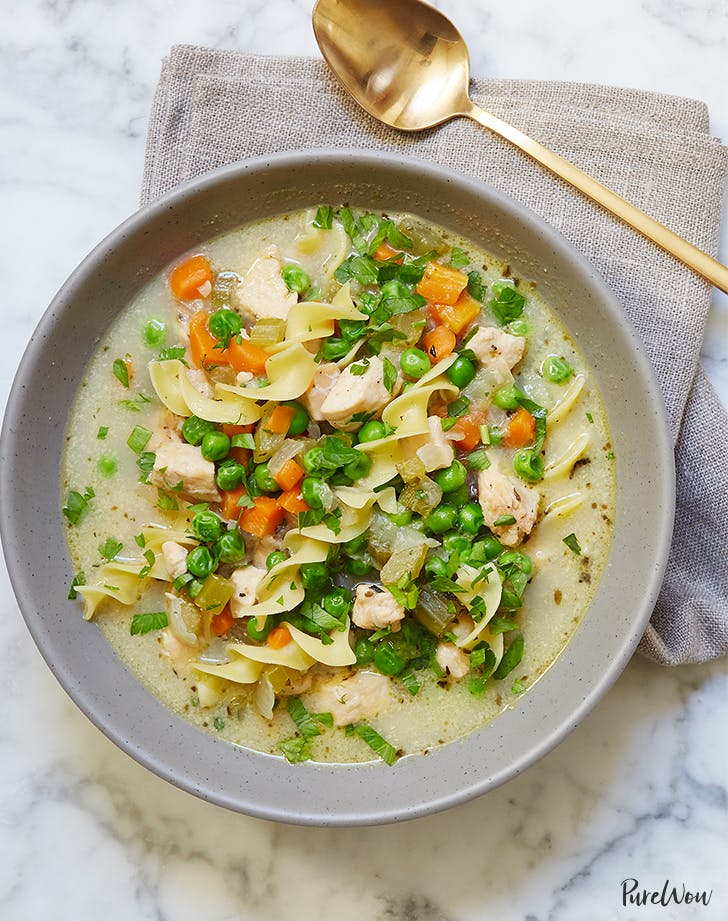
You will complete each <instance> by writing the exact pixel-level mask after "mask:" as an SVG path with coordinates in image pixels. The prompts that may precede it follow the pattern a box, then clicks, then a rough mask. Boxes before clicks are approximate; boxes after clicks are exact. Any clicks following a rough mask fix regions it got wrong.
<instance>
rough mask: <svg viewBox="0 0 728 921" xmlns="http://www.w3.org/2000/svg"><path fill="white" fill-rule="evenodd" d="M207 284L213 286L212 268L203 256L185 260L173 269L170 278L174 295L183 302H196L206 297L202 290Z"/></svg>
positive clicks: (170, 285)
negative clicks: (199, 298) (197, 299)
mask: <svg viewBox="0 0 728 921" xmlns="http://www.w3.org/2000/svg"><path fill="white" fill-rule="evenodd" d="M207 283H209V284H210V285H212V266H211V265H210V262H209V260H208V259H207V258H206V257H205V256H202V255H197V256H191V257H190V258H189V259H185V261H184V262H181V263H180V264H179V265H176V266H175V267H174V268H173V269H172V271H171V273H170V276H169V287H170V288H171V289H172V294H174V296H175V297H178V298H179V299H180V300H181V301H194V300H195V299H196V298H198V297H205V296H206V295H204V294H202V293H201V292H200V288H203V289H204V285H205V284H207ZM208 293H209V292H208Z"/></svg>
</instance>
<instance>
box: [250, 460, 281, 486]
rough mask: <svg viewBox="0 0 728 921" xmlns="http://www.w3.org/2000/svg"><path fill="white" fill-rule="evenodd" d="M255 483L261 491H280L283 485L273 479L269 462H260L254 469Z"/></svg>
mask: <svg viewBox="0 0 728 921" xmlns="http://www.w3.org/2000/svg"><path fill="white" fill-rule="evenodd" d="M253 478H254V479H255V485H256V486H257V487H258V489H259V490H260V491H261V492H280V491H281V487H280V486H279V485H278V484H277V483H276V481H275V480H274V479H273V475H272V473H271V472H270V468H269V467H268V464H258V466H257V467H256V468H255V470H254V471H253Z"/></svg>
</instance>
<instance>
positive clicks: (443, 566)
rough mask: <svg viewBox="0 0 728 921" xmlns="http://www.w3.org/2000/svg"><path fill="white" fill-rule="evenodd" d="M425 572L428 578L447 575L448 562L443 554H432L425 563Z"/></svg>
mask: <svg viewBox="0 0 728 921" xmlns="http://www.w3.org/2000/svg"><path fill="white" fill-rule="evenodd" d="M425 574H426V575H427V578H428V579H433V578H436V577H437V576H446V575H447V562H446V561H445V560H444V559H443V558H442V557H441V556H431V557H430V559H429V560H427V562H426V563H425Z"/></svg>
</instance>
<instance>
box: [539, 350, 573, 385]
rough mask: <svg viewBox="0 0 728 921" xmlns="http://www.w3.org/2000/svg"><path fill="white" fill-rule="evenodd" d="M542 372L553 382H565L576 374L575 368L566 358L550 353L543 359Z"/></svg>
mask: <svg viewBox="0 0 728 921" xmlns="http://www.w3.org/2000/svg"><path fill="white" fill-rule="evenodd" d="M541 374H543V376H544V377H545V378H546V380H548V381H551V383H552V384H565V383H566V382H567V381H568V380H569V378H570V377H572V375H573V374H574V369H573V368H572V367H571V365H570V364H569V362H568V361H567V360H566V359H565V358H558V357H557V356H556V355H549V356H548V357H547V358H544V360H543V364H542V365H541Z"/></svg>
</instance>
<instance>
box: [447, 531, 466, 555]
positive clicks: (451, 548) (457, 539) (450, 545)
mask: <svg viewBox="0 0 728 921" xmlns="http://www.w3.org/2000/svg"><path fill="white" fill-rule="evenodd" d="M442 546H443V547H444V548H445V550H447V552H448V553H465V551H466V550H467V549H468V548H469V547H470V541H469V540H468V538H467V537H464V536H463V535H462V534H458V532H457V531H450V532H449V534H446V535H445V536H444V537H443V539H442Z"/></svg>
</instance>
